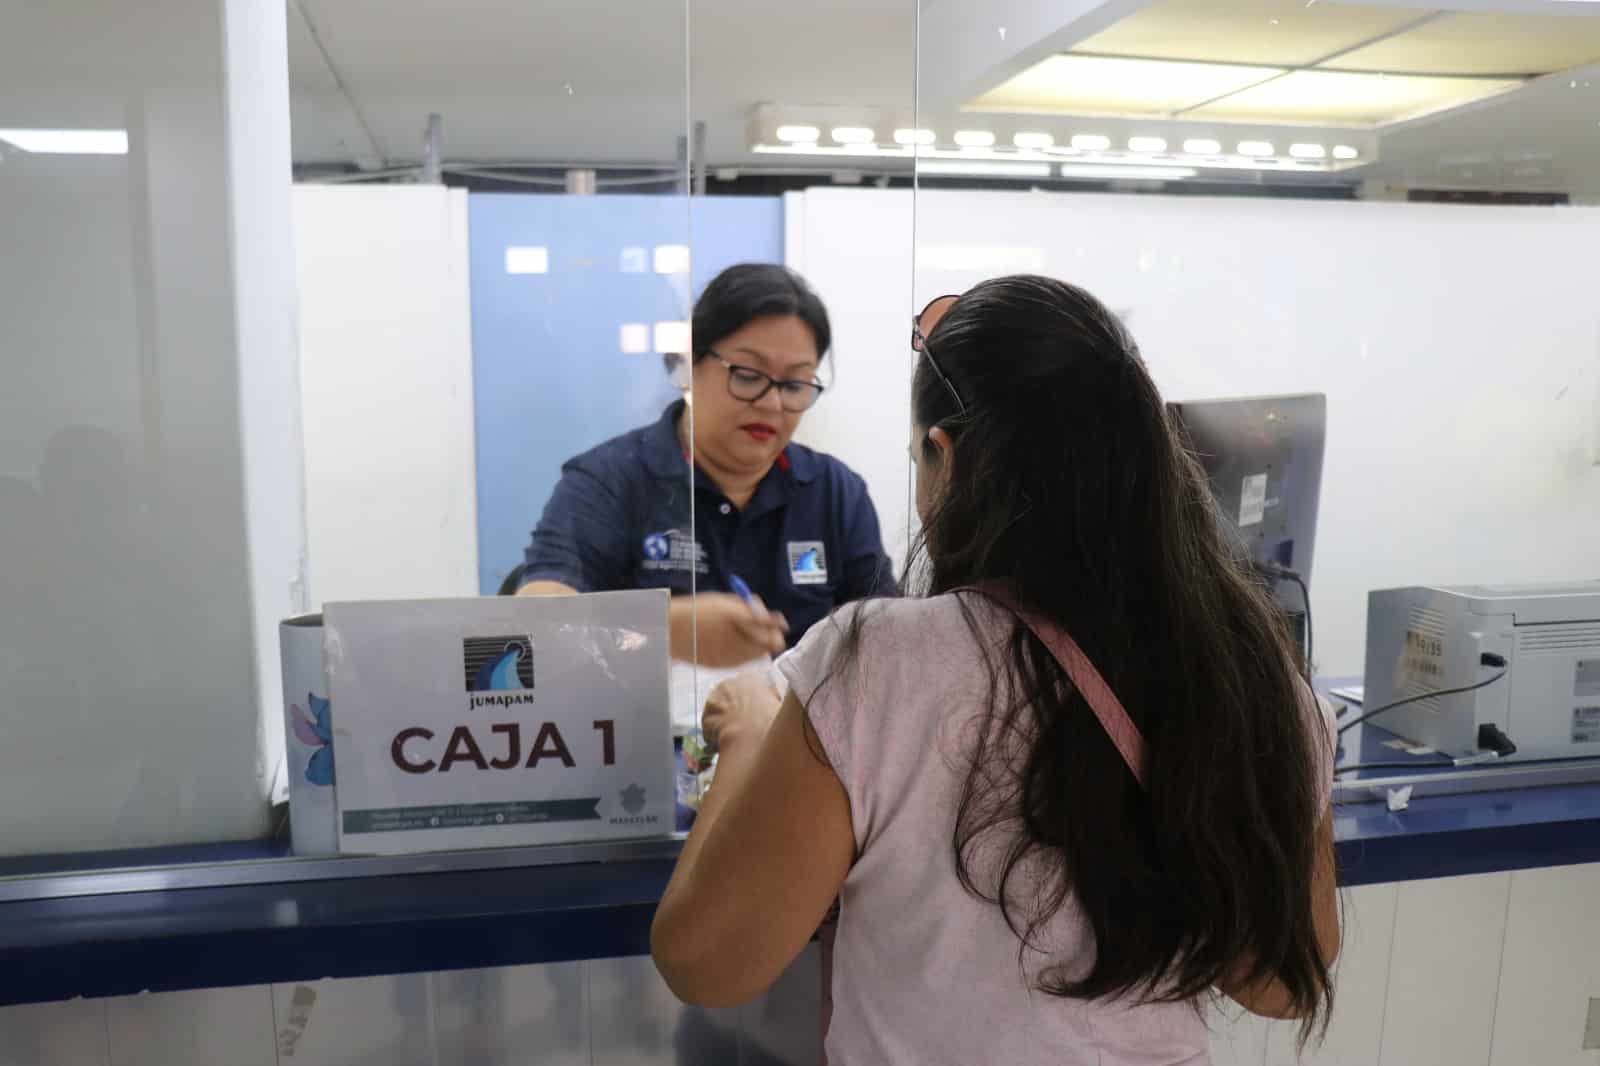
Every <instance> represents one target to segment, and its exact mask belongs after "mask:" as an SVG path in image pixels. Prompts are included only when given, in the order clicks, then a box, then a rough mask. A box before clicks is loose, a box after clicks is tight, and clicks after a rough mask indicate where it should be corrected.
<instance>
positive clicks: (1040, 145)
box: [1011, 133, 1056, 151]
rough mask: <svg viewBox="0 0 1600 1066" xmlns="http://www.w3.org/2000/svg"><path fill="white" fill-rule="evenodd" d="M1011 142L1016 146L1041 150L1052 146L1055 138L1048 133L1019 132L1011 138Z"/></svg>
mask: <svg viewBox="0 0 1600 1066" xmlns="http://www.w3.org/2000/svg"><path fill="white" fill-rule="evenodd" d="M1011 143H1012V144H1014V145H1016V146H1017V147H1018V148H1023V149H1027V150H1030V151H1042V150H1043V149H1046V148H1050V147H1052V146H1054V145H1055V143H1056V139H1055V138H1054V137H1052V136H1051V135H1050V134H1048V133H1019V134H1017V135H1016V136H1014V137H1012V138H1011Z"/></svg>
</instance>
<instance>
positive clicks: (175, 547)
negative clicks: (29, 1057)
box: [0, 0, 304, 853]
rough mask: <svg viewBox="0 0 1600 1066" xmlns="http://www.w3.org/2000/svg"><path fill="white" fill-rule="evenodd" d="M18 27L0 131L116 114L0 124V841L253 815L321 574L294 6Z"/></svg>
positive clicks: (225, 6) (5, 75)
mask: <svg viewBox="0 0 1600 1066" xmlns="http://www.w3.org/2000/svg"><path fill="white" fill-rule="evenodd" d="M0 23H3V29H0V99H3V100H4V101H5V120H4V123H3V124H4V126H5V127H6V128H8V129H22V130H39V129H46V130H55V129H65V130H69V131H83V130H89V131H100V132H101V134H102V137H103V138H104V139H103V140H102V141H101V142H100V143H99V144H98V148H99V151H98V152H96V153H94V154H91V153H89V152H86V151H84V150H83V148H82V147H81V145H76V144H73V143H70V139H69V143H67V144H65V145H62V144H59V143H58V145H57V147H58V148H64V149H65V150H61V151H48V150H43V149H38V150H29V149H27V148H24V147H22V146H20V145H18V144H16V143H15V142H14V141H7V143H5V144H3V145H0V156H3V159H0V220H3V221H0V230H3V232H4V236H3V238H0V321H3V322H4V323H5V329H4V330H3V331H0V735H3V736H4V738H5V744H4V746H3V748H0V852H3V853H32V852H57V851H84V850H94V849H102V848H128V847H138V846H142V845H157V844H165V843H179V842H195V841H211V840H226V839H242V838H250V837H255V836H260V835H263V834H264V833H265V832H266V831H267V828H268V804H267V797H268V792H269V790H270V788H271V784H272V782H271V776H272V774H273V772H274V770H275V769H276V767H277V765H278V763H279V761H280V760H279V755H280V753H281V750H282V728H281V725H278V724H277V723H281V720H282V719H281V713H282V712H281V707H280V705H279V696H278V677H279V674H278V671H277V667H276V660H277V650H276V644H277V642H276V630H275V628H274V623H275V621H276V619H278V618H280V617H282V616H283V615H285V614H287V613H290V612H292V611H294V610H295V609H296V608H297V607H298V606H299V597H300V595H301V594H302V591H303V585H302V582H301V574H300V566H301V557H302V550H303V544H304V527H303V523H302V513H301V495H300V481H299V469H300V460H299V455H300V452H299V447H300V444H299V431H298V426H297V424H296V409H297V407H298V403H297V397H296V395H295V383H294V380H295V379H294V366H295V353H294V344H293V334H294V290H293V276H292V270H293V267H292V263H291V262H290V245H289V219H288V209H287V206H288V205H287V196H286V195H285V191H284V186H285V185H286V183H287V182H288V180H289V143H288V128H287V127H288V89H287V71H286V53H285V44H284V33H285V30H284V10H283V6H282V5H281V4H280V5H277V6H276V7H274V6H273V5H271V4H265V5H264V4H260V3H248V2H246V0H163V2H161V3H150V4H126V3H120V2H114V0H53V2H51V3H47V4H9V5H7V6H6V9H5V14H4V16H3V17H0ZM23 140H24V142H25V143H26V138H23ZM36 148H37V146H36Z"/></svg>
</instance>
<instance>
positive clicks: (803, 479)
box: [522, 400, 897, 645]
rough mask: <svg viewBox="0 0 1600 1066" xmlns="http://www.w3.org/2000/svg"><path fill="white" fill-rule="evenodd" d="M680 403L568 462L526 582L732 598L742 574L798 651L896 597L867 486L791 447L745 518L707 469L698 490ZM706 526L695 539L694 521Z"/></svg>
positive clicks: (531, 554) (829, 460) (536, 539)
mask: <svg viewBox="0 0 1600 1066" xmlns="http://www.w3.org/2000/svg"><path fill="white" fill-rule="evenodd" d="M682 411H683V402H682V401H681V400H680V401H678V402H677V403H674V404H673V405H672V406H671V407H668V408H667V410H666V413H665V414H663V415H662V416H661V420H660V421H658V422H656V423H655V424H654V425H650V426H645V427H644V428H642V429H636V430H634V431H633V432H631V433H626V434H624V435H623V436H620V437H617V438H615V439H614V440H609V441H607V442H606V443H604V444H602V445H600V446H599V447H597V448H594V449H593V450H591V451H588V452H585V453H584V454H582V455H580V456H578V457H576V458H574V459H571V460H569V461H568V462H567V463H566V465H565V466H563V467H562V468H561V480H560V481H559V482H557V483H556V487H555V491H554V492H552V493H551V494H550V500H549V502H548V503H546V504H545V508H544V514H543V516H542V517H540V519H539V525H538V528H536V529H535V530H534V531H533V543H532V544H530V545H529V546H528V551H527V562H526V565H525V566H524V569H523V574H522V581H523V583H524V584H526V583H527V582H530V581H559V582H561V583H562V584H564V585H570V586H571V587H572V588H574V589H577V590H578V591H579V592H610V591H615V590H619V589H637V588H667V589H671V590H672V592H673V595H686V594H688V593H689V591H690V580H691V575H694V580H695V582H696V586H695V587H696V588H698V589H699V590H700V591H711V592H732V591H733V584H732V581H731V580H730V579H731V578H732V577H733V576H734V575H737V576H738V577H740V578H742V579H743V580H744V581H745V583H746V584H748V585H749V586H750V588H751V590H752V591H754V592H755V594H756V595H757V596H760V597H761V599H762V600H763V601H764V602H765V603H766V604H767V606H768V607H770V608H771V609H773V610H775V611H779V612H781V613H782V614H783V616H784V617H785V618H786V619H788V621H789V643H790V644H791V645H793V644H794V643H795V642H796V641H798V640H799V639H800V638H801V636H803V635H804V634H805V631H806V630H807V629H809V628H811V626H812V625H814V624H815V623H816V622H818V621H820V620H821V619H822V618H824V617H825V616H826V615H827V614H828V612H829V611H831V610H833V608H835V607H837V606H839V605H840V604H843V603H849V602H850V601H851V600H858V599H863V598H865V597H867V596H873V595H894V594H895V592H896V591H897V590H896V586H895V580H894V570H893V568H892V566H891V565H890V563H889V557H888V555H886V554H885V553H884V550H883V538H882V536H881V534H880V533H879V530H878V513H877V511H875V510H874V509H873V506H872V500H871V499H870V498H869V497H868V495H867V486H866V482H864V481H862V480H861V477H860V476H859V475H858V474H856V473H855V472H854V471H853V470H851V469H850V468H849V467H847V466H845V465H844V464H843V463H841V462H840V461H839V460H837V459H835V458H833V457H832V456H828V455H823V454H821V453H819V452H815V451H812V450H811V449H810V448H806V447H803V446H802V445H799V444H793V443H791V444H790V445H789V446H788V447H787V448H785V449H784V450H783V453H782V455H780V456H779V458H778V461H777V462H776V463H774V464H773V467H772V469H771V470H769V471H767V475H766V477H764V478H762V479H761V483H760V484H759V485H758V486H757V487H756V492H755V495H754V496H752V497H751V498H750V502H749V503H747V504H746V505H745V506H744V508H743V509H742V510H741V509H739V508H737V507H735V506H733V504H732V503H731V502H729V500H728V499H727V497H726V496H724V495H723V494H722V491H721V490H720V489H718V488H717V487H716V485H715V484H713V483H712V481H711V479H710V478H709V477H707V476H706V475H705V474H704V473H703V472H702V471H700V470H698V469H696V470H695V474H694V492H693V493H692V494H691V493H690V491H689V478H688V476H687V474H688V463H687V462H686V461H685V459H684V454H683V448H682V445H681V444H680V443H679V441H678V431H677V422H678V416H679V415H680V414H681V413H682ZM691 509H692V513H693V515H694V518H695V523H694V534H693V536H691V535H690V522H689V516H690V514H691Z"/></svg>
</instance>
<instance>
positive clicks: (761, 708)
mask: <svg viewBox="0 0 1600 1066" xmlns="http://www.w3.org/2000/svg"><path fill="white" fill-rule="evenodd" d="M781 704H782V701H781V700H780V699H779V697H778V690H777V689H775V688H773V687H772V682H771V681H769V680H768V679H767V674H766V672H765V671H762V670H746V671H745V672H744V673H742V674H739V675H738V676H736V677H730V678H729V679H728V680H726V681H724V682H722V683H721V684H719V685H717V687H716V688H714V689H712V690H711V694H710V695H709V696H707V697H706V707H705V713H704V714H703V715H702V716H701V719H700V731H701V733H703V734H704V735H705V738H706V744H707V745H708V746H709V747H710V748H711V749H712V750H713V751H716V750H718V749H720V748H724V747H727V746H728V745H730V744H737V743H744V742H747V741H752V740H755V741H759V740H760V739H761V738H762V737H764V736H766V734H767V730H768V729H769V728H771V726H772V720H773V719H774V718H776V717H778V708H779V706H781Z"/></svg>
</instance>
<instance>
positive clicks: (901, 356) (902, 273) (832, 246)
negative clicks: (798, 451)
mask: <svg viewBox="0 0 1600 1066" xmlns="http://www.w3.org/2000/svg"><path fill="white" fill-rule="evenodd" d="M827 192H828V190H822V191H819V190H810V191H807V192H803V193H789V194H787V195H785V196H784V214H785V227H784V259H785V262H786V264H787V265H788V266H790V267H792V268H793V269H795V270H798V271H799V272H800V273H801V274H803V275H805V277H806V280H808V281H810V282H811V284H812V286H813V287H814V288H815V289H816V290H817V294H818V295H819V296H821V297H822V302H823V303H824V304H826V305H827V308H828V321H829V324H830V325H831V326H832V327H833V353H832V354H831V355H830V356H829V357H828V360H829V362H830V363H831V364H832V366H830V367H828V368H827V369H825V370H824V372H823V380H824V381H827V382H829V387H828V391H827V392H826V393H825V394H824V396H823V398H822V400H821V402H819V403H818V404H817V406H816V407H814V408H812V409H811V411H810V412H809V413H807V415H806V416H805V420H804V421H803V422H801V423H800V429H799V431H798V432H797V433H796V434H795V436H796V439H798V440H799V441H800V442H801V443H802V444H805V445H807V446H809V447H812V448H816V449H818V450H820V451H825V452H829V453H831V454H833V455H836V456H838V457H839V458H841V459H843V460H844V461H845V462H846V463H848V464H849V466H850V468H851V469H852V470H854V471H855V472H856V473H858V474H860V475H861V476H862V477H863V478H865V479H866V481H867V489H868V491H869V492H870V493H871V495H872V502H873V505H874V506H875V507H876V508H877V510H878V520H879V522H880V523H881V524H882V526H883V542H884V546H885V547H886V548H887V549H888V552H889V556H890V558H892V559H893V560H894V561H895V564H896V568H897V569H898V567H899V564H900V563H901V562H902V561H903V560H904V558H905V554H906V549H907V548H908V547H909V546H910V528H911V527H910V525H909V522H908V519H909V514H910V503H909V501H910V495H909V493H910V480H909V470H910V459H909V455H908V453H907V451H906V446H907V445H909V444H910V442H911V387H910V376H909V375H910V373H911V365H912V364H911V315H912V306H911V286H912V277H911V236H912V213H911V209H912V199H911V195H910V193H902V192H899V191H878V192H877V193H876V194H875V195H873V196H871V198H870V199H868V198H860V197H849V198H846V199H844V200H835V199H834V198H833V197H832V196H830V195H827ZM851 226H860V227H862V228H861V229H860V230H852V229H851V228H850V227H851Z"/></svg>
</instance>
